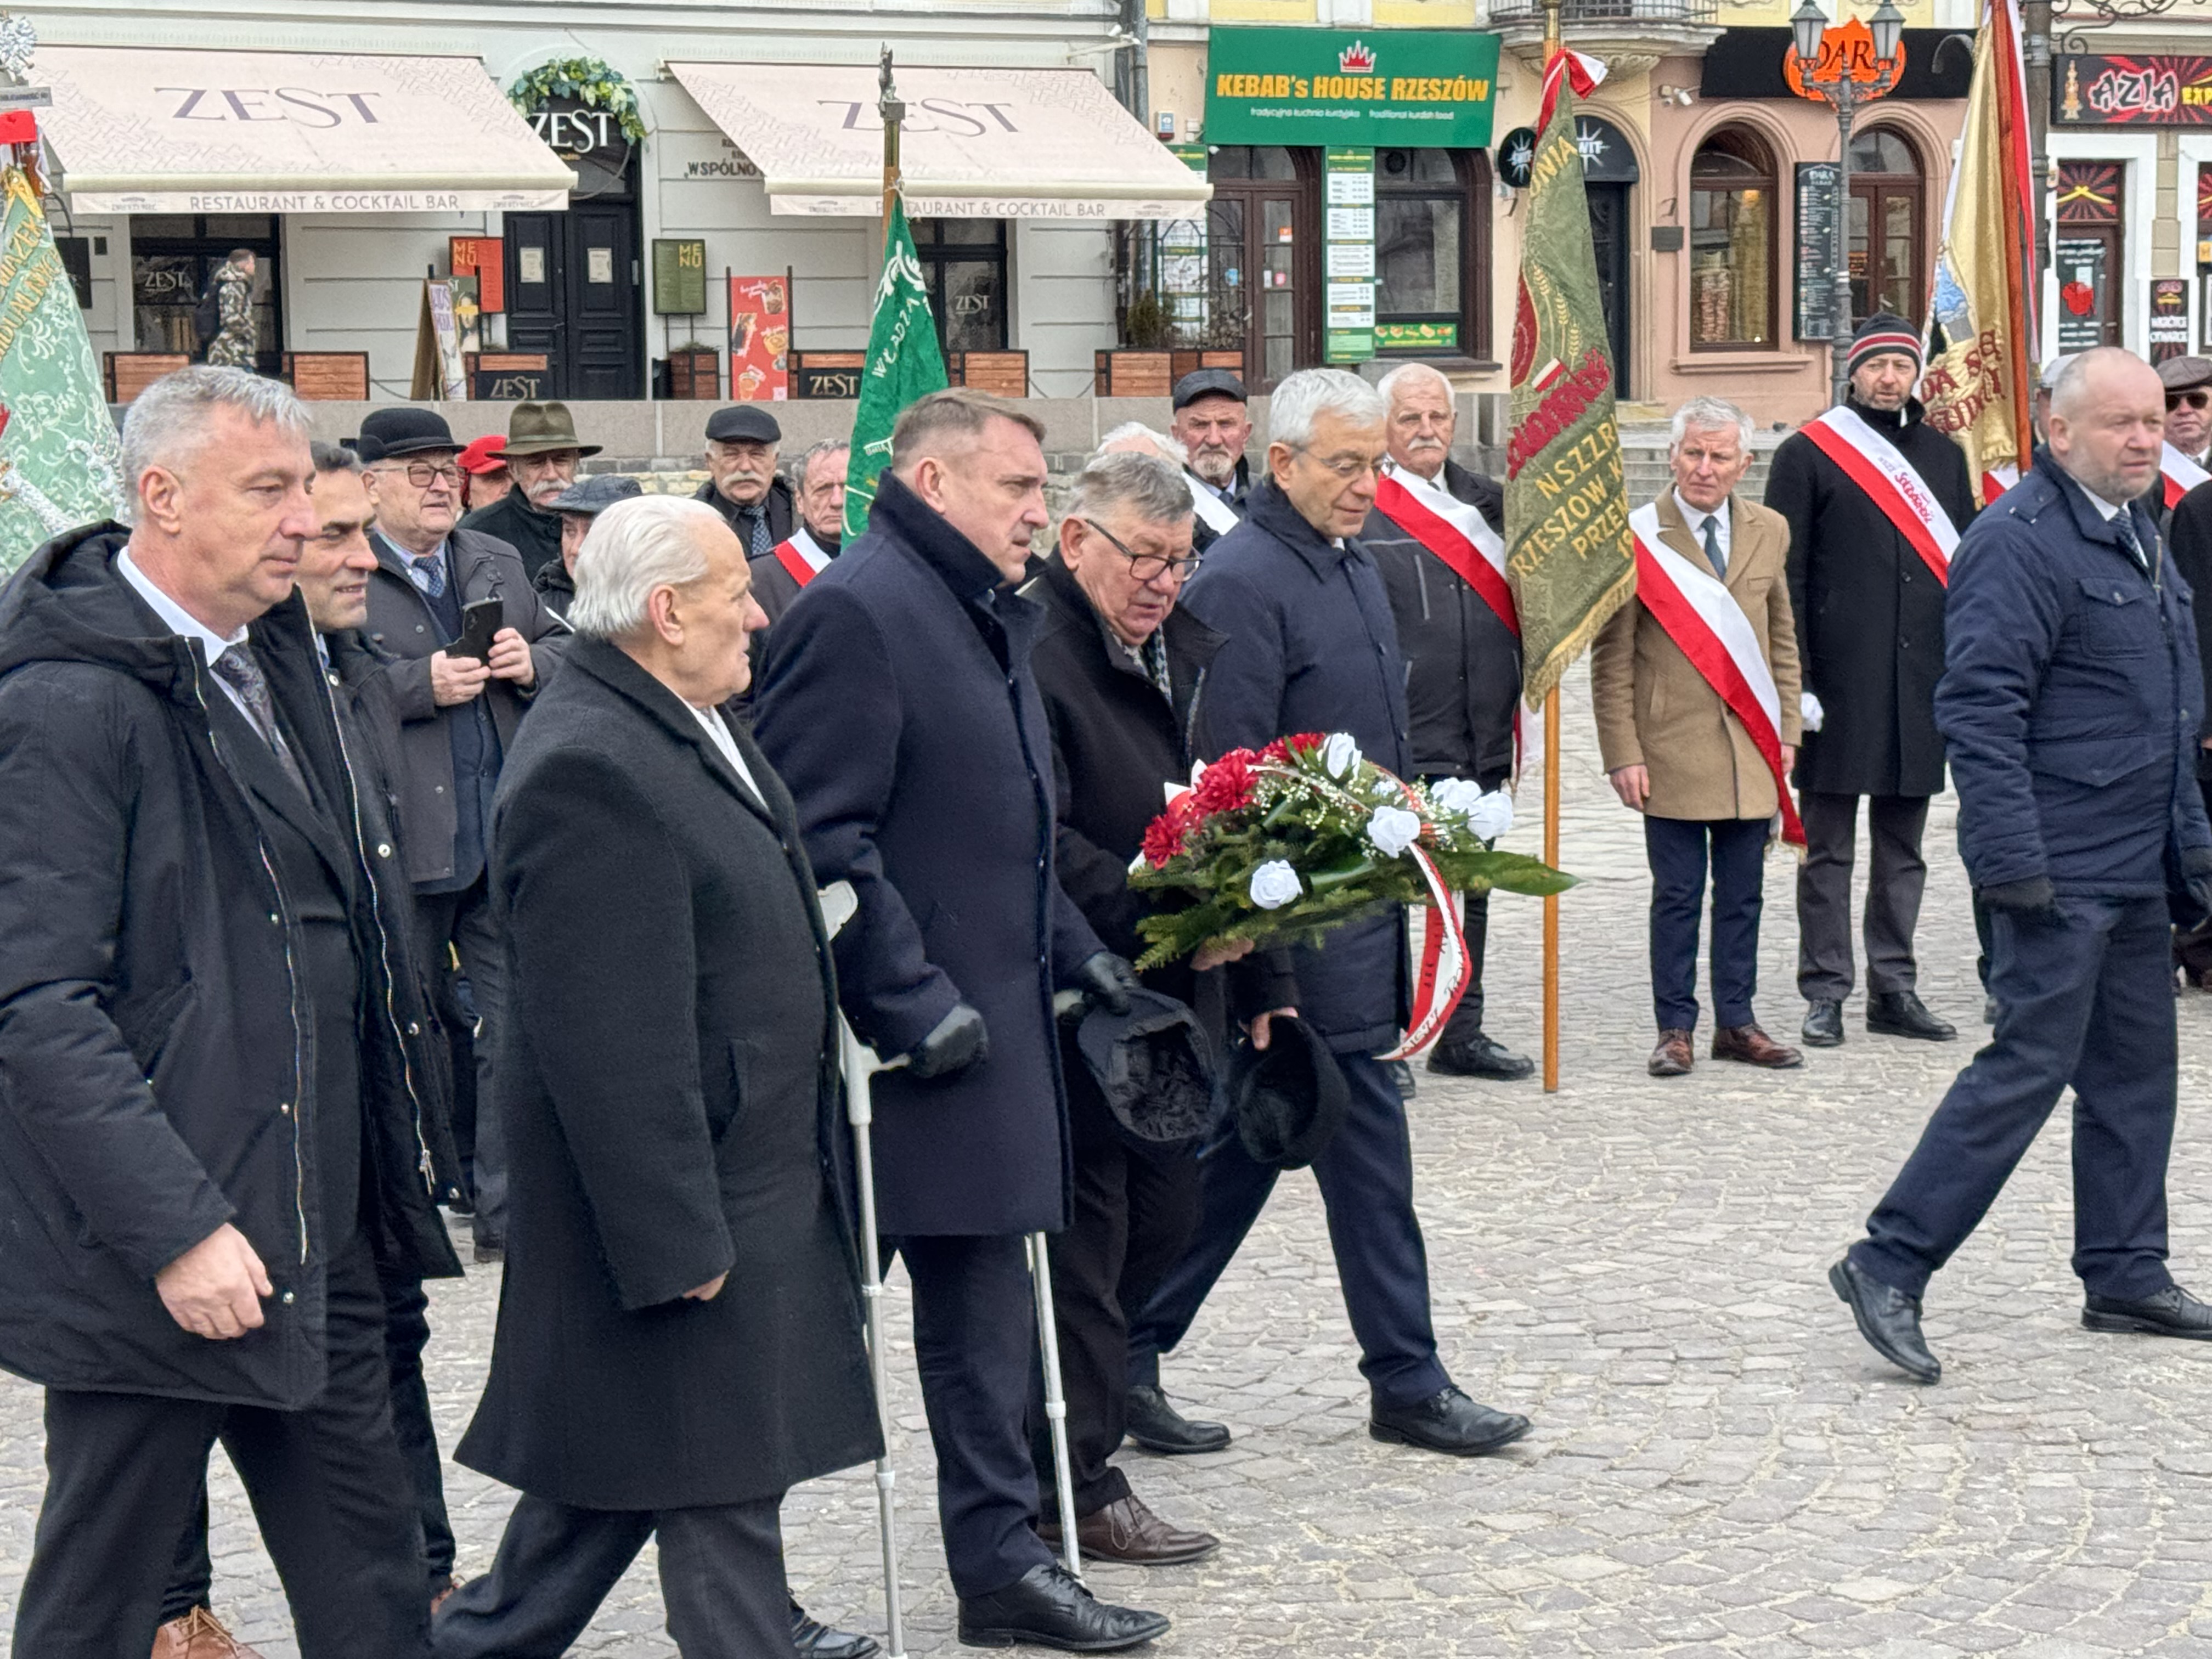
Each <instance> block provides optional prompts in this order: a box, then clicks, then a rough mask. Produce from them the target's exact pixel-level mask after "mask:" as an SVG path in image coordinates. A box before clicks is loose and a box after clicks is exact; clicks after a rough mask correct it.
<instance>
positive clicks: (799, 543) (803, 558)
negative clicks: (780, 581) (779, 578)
mask: <svg viewBox="0 0 2212 1659" xmlns="http://www.w3.org/2000/svg"><path fill="white" fill-rule="evenodd" d="M769 554H770V556H772V557H774V559H775V562H777V563H778V564H780V565H781V566H782V567H783V568H784V570H785V573H786V574H788V575H789V576H790V578H791V580H793V581H795V582H797V583H798V584H799V586H801V587H804V586H806V584H807V583H809V582H811V581H812V580H814V579H815V578H816V577H817V576H818V575H820V574H822V573H823V571H824V570H827V569H828V568H829V555H828V554H827V553H825V552H823V550H822V549H821V547H820V546H819V545H818V544H817V543H816V542H815V539H814V538H813V537H811V536H810V535H808V534H807V533H806V531H805V527H804V526H801V527H800V528H799V529H797V530H794V531H793V532H791V538H790V539H789V540H788V541H781V542H778V543H777V544H775V546H774V547H771V548H770V549H769Z"/></svg>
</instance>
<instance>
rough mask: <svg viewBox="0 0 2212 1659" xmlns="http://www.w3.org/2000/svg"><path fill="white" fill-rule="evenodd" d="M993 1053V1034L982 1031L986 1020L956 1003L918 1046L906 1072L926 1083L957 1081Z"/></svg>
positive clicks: (908, 1060) (964, 1004)
mask: <svg viewBox="0 0 2212 1659" xmlns="http://www.w3.org/2000/svg"><path fill="white" fill-rule="evenodd" d="M990 1053H991V1034H990V1033H989V1032H988V1031H987V1030H984V1029H983V1016H982V1015H981V1014H979V1013H977V1012H975V1010H974V1009H973V1008H971V1007H969V1006H968V1005H967V1004H966V1003H964V1002H956V1003H954V1004H953V1005H952V1012H950V1013H948V1014H947V1015H945V1018H943V1019H940V1020H939V1021H938V1022H937V1024H935V1025H933V1026H932V1027H931V1028H930V1031H929V1035H928V1036H926V1037H924V1038H922V1040H921V1042H917V1043H916V1044H915V1047H914V1052H913V1053H912V1054H908V1056H907V1065H906V1068H907V1070H908V1072H910V1073H913V1074H914V1075H915V1077H918V1078H921V1079H924V1080H925V1081H927V1079H931V1078H939V1077H956V1076H957V1075H958V1074H959V1073H962V1072H964V1071H966V1070H967V1069H968V1068H969V1066H980V1065H981V1064H982V1063H983V1061H984V1060H986V1059H987V1058H988V1057H989V1055H990Z"/></svg>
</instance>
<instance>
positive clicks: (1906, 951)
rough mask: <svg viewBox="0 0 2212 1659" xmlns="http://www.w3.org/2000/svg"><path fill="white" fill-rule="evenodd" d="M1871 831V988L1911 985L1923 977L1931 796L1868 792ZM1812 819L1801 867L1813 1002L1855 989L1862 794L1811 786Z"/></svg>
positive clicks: (1801, 800)
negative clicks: (1920, 951)
mask: <svg viewBox="0 0 2212 1659" xmlns="http://www.w3.org/2000/svg"><path fill="white" fill-rule="evenodd" d="M1866 802H1867V836H1868V840H1869V842H1870V843H1871V847H1870V848H1869V860H1870V863H1871V866H1872V867H1871V868H1870V869H1869V871H1868V872H1867V896H1866V915H1865V918H1864V920H1863V927H1862V931H1863V933H1864V935H1865V939H1866V957H1867V990H1868V991H1869V993H1870V994H1873V995H1875V996H1889V995H1893V994H1896V993H1898V992H1899V991H1910V990H1911V989H1912V988H1913V987H1914V986H1915V985H1916V984H1917V982H1918V973H1919V969H1918V967H1917V964H1916V963H1915V962H1914V961H1913V957H1912V930H1913V928H1914V927H1917V925H1918V924H1919V921H1920V895H1921V893H1922V891H1923V890H1924V889H1925V888H1926V887H1927V885H1928V862H1927V860H1925V859H1923V858H1922V857H1921V856H1920V836H1921V832H1922V831H1923V830H1924V829H1926V828H1927V827H1928V797H1927V796H1925V795H1869V796H1868V797H1867V798H1866ZM1797 816H1798V817H1801V818H1802V819H1803V820H1804V822H1805V862H1804V863H1803V864H1802V865H1800V866H1798V868H1797V989H1798V991H1799V992H1800V993H1801V994H1802V995H1803V996H1804V998H1805V1000H1806V1001H1808V1002H1841V1001H1842V1000H1844V998H1845V997H1848V996H1849V995H1850V994H1851V979H1852V975H1851V965H1852V963H1851V865H1852V863H1853V861H1854V860H1855V858H1856V856H1857V840H1858V817H1859V797H1857V795H1830V794H1823V793H1819V792H1817V791H1814V790H1809V789H1808V790H1807V791H1805V792H1804V793H1802V794H1801V795H1799V796H1798V798H1797Z"/></svg>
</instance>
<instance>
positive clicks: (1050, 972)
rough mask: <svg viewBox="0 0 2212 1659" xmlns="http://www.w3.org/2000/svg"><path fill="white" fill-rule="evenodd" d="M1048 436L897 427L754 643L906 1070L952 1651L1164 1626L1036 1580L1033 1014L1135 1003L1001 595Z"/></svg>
mask: <svg viewBox="0 0 2212 1659" xmlns="http://www.w3.org/2000/svg"><path fill="white" fill-rule="evenodd" d="M1042 430H1043V429H1042V427H1041V426H1040V424H1039V423H1038V422H1036V419H1035V418H1034V417H1032V416H1030V415H1028V414H1027V413H1025V412H1024V411H1023V410H1022V409H1021V406H1020V405H1019V404H1003V403H1000V402H999V401H998V400H996V399H994V398H988V397H986V396H984V395H982V394H981V393H979V392H969V391H965V390H960V391H951V392H934V393H932V394H931V395H930V396H928V397H927V398H922V399H921V400H920V401H919V402H917V403H915V404H913V405H912V406H910V407H909V408H908V410H906V411H905V413H904V414H902V416H900V417H899V422H898V425H897V428H896V430H895V431H894V433H893V435H892V439H891V465H890V471H888V472H886V473H885V474H884V477H883V479H882V483H881V493H879V494H878V495H877V497H876V500H875V504H874V506H873V507H872V509H871V512H870V515H869V522H868V529H867V531H866V533H865V534H863V535H862V536H861V537H860V538H859V539H857V540H856V541H854V543H853V544H851V545H850V546H848V548H847V549H846V550H844V551H843V552H842V553H841V554H840V555H839V556H838V557H837V559H836V562H833V563H832V564H831V565H830V566H829V568H828V569H827V570H825V571H823V573H822V574H821V575H819V576H817V578H816V579H815V580H813V581H812V582H811V583H810V584H808V586H807V587H806V590H805V592H803V593H801V594H800V595H799V598H798V599H797V600H796V601H795V602H794V603H793V605H792V607H791V609H790V610H789V611H786V612H785V613H784V615H783V617H781V619H780V620H779V621H778V622H777V623H776V624H775V627H774V628H773V629H770V630H769V647H768V665H767V675H766V678H765V680H764V682H763V685H762V687H761V689H760V690H759V692H758V694H757V696H756V697H755V700H754V703H753V720H754V729H755V731H756V732H757V734H758V736H759V739H760V744H761V747H762V749H763V750H765V751H766V752H767V754H768V756H769V759H770V760H771V761H772V762H773V763H775V769H776V770H777V771H778V772H779V773H780V774H781V775H782V777H783V779H784V781H785V782H786V783H787V784H788V785H789V786H790V788H791V793H792V795H793V798H794V799H796V800H797V802H798V803H799V823H800V826H801V828H802V829H804V830H805V837H806V851H807V854H808V856H809V857H810V858H811V860H812V861H813V866H814V873H815V876H816V878H817V879H818V880H820V881H822V882H823V883H824V884H828V883H830V882H834V881H849V882H850V883H852V884H853V888H854V893H855V895H856V896H857V897H858V899H859V902H860V908H859V910H858V913H857V914H856V915H854V918H853V920H852V921H849V922H848V923H847V924H846V925H845V927H844V928H843V930H842V932H840V933H839V934H838V935H837V967H838V980H839V984H840V989H841V994H842V998H843V1002H844V1007H845V1012H846V1013H847V1015H848V1017H849V1018H851V1020H852V1023H853V1026H854V1030H855V1031H856V1032H858V1034H859V1036H860V1040H861V1041H862V1042H866V1043H867V1044H868V1045H870V1046H871V1047H872V1048H874V1049H875V1050H876V1051H877V1052H878V1054H882V1055H883V1056H884V1057H885V1058H886V1059H895V1058H898V1057H904V1058H905V1059H906V1060H907V1061H908V1064H907V1066H905V1067H904V1068H903V1069H901V1070H896V1071H891V1072H887V1073H884V1074H883V1075H882V1076H881V1077H880V1078H878V1080H877V1083H876V1091H875V1109H876V1118H875V1164H876V1188H877V1193H876V1201H877V1206H878V1216H879V1217H880V1219H881V1225H882V1228H883V1232H884V1238H885V1242H886V1243H887V1244H888V1245H890V1247H891V1248H893V1249H896V1250H897V1252H898V1253H899V1254H900V1255H902V1256H903V1257H904V1258H905V1260H906V1264H907V1271H908V1274H909V1275H910V1277H911V1278H912V1279H913V1282H914V1312H915V1350H916V1352H917V1357H918V1358H919V1360H920V1364H921V1387H922V1403H923V1405H924V1406H925V1407H927V1411H928V1413H929V1427H930V1435H931V1437H932V1438H933V1440H934V1442H935V1443H936V1447H937V1461H938V1510H939V1516H940V1517H941V1519H942V1521H943V1524H944V1533H945V1558H946V1563H947V1565H948V1566H949V1567H950V1568H951V1575H952V1583H953V1588H954V1589H955V1590H956V1591H957V1593H958V1595H959V1597H960V1632H961V1637H962V1639H963V1640H964V1641H979V1642H981V1643H982V1644H986V1645H994V1646H1003V1645H1005V1644H1006V1643H1007V1642H1008V1641H1010V1640H1022V1641H1029V1642H1036V1643H1040V1644H1043V1645H1046V1646H1050V1647H1059V1648H1063V1649H1068V1650H1081V1651H1086V1652H1108V1651H1112V1650H1118V1649H1120V1648H1124V1647H1131V1646H1134V1645H1136V1644H1139V1643H1142V1642H1146V1641H1149V1640H1151V1639H1152V1638H1153V1637H1155V1636H1158V1635H1159V1634H1161V1633H1162V1632H1164V1631H1165V1630H1166V1629H1167V1626H1168V1621H1167V1620H1165V1619H1164V1618H1161V1617H1160V1616H1159V1615H1158V1614H1157V1613H1139V1612H1135V1611H1133V1610H1131V1609H1128V1608H1125V1607H1109V1606H1107V1605H1104V1604H1103V1603H1101V1602H1099V1601H1096V1600H1094V1599H1093V1598H1092V1597H1091V1593H1090V1592H1089V1591H1088V1590H1087V1589H1085V1588H1084V1587H1083V1585H1082V1583H1081V1582H1080V1581H1079V1580H1078V1579H1076V1578H1074V1577H1073V1576H1071V1575H1070V1574H1069V1573H1067V1572H1066V1570H1065V1569H1064V1568H1062V1567H1060V1565H1057V1564H1055V1563H1054V1560H1053V1559H1052V1555H1051V1552H1050V1551H1049V1550H1048V1549H1047V1548H1046V1547H1045V1546H1044V1544H1043V1543H1042V1542H1041V1541H1039V1540H1038V1538H1037V1535H1036V1532H1035V1531H1034V1530H1033V1523H1034V1522H1035V1521H1036V1516H1037V1486H1036V1474H1035V1471H1034V1470H1033V1469H1032V1468H1031V1466H1030V1448H1029V1441H1028V1437H1027V1434H1026V1431H1025V1426H1024V1425H1025V1419H1026V1417H1027V1413H1028V1405H1029V1395H1030V1374H1031V1371H1032V1369H1033V1367H1034V1366H1035V1364H1036V1352H1037V1349H1036V1338H1035V1336H1034V1334H1032V1329H1031V1324H1030V1281H1029V1275H1028V1272H1027V1269H1026V1267H1025V1265H1024V1248H1023V1235H1024V1234H1026V1233H1030V1232H1035V1231H1040V1230H1042V1231H1048V1232H1057V1231H1060V1229H1062V1228H1064V1227H1065V1226H1066V1225H1067V1215H1068V1152H1067V1133H1066V1112H1065V1109H1064V1107H1063V1104H1062V1099H1061V1093H1060V1070H1059V1065H1058V1056H1057V1047H1056V1042H1055V1038H1054V1021H1053V1011H1052V1000H1053V996H1054V993H1055V992H1057V991H1059V990H1060V988H1062V987H1073V988H1079V989H1083V990H1085V991H1087V992H1089V993H1091V994H1097V995H1099V996H1100V997H1101V998H1102V999H1103V1000H1105V1001H1106V1002H1107V1003H1108V1004H1109V1006H1112V1005H1113V1004H1114V1003H1115V1002H1117V1001H1119V1002H1121V1003H1122V1004H1123V1005H1124V1006H1126V1004H1127V996H1126V988H1125V987H1127V985H1128V984H1129V983H1130V982H1131V981H1130V976H1129V969H1128V964H1127V963H1126V962H1125V961H1123V960H1121V958H1119V957H1115V956H1112V955H1111V954H1109V952H1108V951H1106V950H1105V949H1104V948H1103V947H1102V946H1101V945H1100V944H1099V942H1098V939H1097V935H1096V934H1095V933H1092V931H1091V927H1089V925H1088V924H1087V923H1085V921H1084V920H1083V917H1082V915H1081V913H1080V912H1079V911H1078V910H1077V909H1076V908H1075V906H1074V904H1073V902H1072V901H1071V900H1070V899H1069V898H1068V897H1067V896H1066V893H1064V892H1063V891H1062V890H1061V889H1060V884H1059V882H1058V880H1057V879H1056V878H1055V876H1054V860H1053V799H1052V746H1051V736H1050V733H1049V732H1048V729H1047V727H1046V723H1045V716H1044V709H1043V706H1042V702H1041V701H1040V699H1039V697H1038V696H1037V689H1036V682H1035V680H1034V679H1032V678H1031V677H1030V667H1029V656H1030V644H1031V641H1032V640H1033V639H1034V637H1035V635H1036V626H1037V621H1038V616H1037V611H1036V606H1035V605H1031V604H1030V602H1029V601H1028V600H1026V599H1022V598H1020V597H1019V596H1018V595H1016V594H1015V593H1013V592H1011V591H1009V590H1010V585H1011V584H1012V583H1013V582H1014V581H1016V580H1019V579H1020V578H1021V576H1022V574H1023V573H1024V568H1025V567H1026V564H1027V562H1028V558H1029V544H1030V538H1031V537H1032V536H1033V535H1034V534H1035V532H1036V531H1037V530H1038V529H1040V528H1042V526H1044V525H1045V523H1046V522H1047V519H1046V514H1045V507H1044V483H1045V463H1044V453H1043V451H1042V448H1041V447H1040V445H1039V439H1040V438H1041V437H1042ZM858 665H866V671H860V668H859V666H858Z"/></svg>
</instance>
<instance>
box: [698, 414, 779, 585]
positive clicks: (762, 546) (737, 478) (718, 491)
mask: <svg viewBox="0 0 2212 1659" xmlns="http://www.w3.org/2000/svg"><path fill="white" fill-rule="evenodd" d="M782 441H783V428H781V427H780V426H778V425H777V424H776V420H775V416H773V415H771V414H769V412H768V410H765V409H763V408H762V407H761V406H760V405H759V404H731V405H730V406H729V407H728V408H727V409H718V410H715V411H714V413H713V414H712V415H710V416H708V417H707V471H708V473H710V474H711V475H712V476H711V477H708V480H707V482H706V483H702V484H701V485H700V486H699V492H698V499H699V500H700V501H704V502H706V503H707V505H708V506H709V507H713V508H714V511H715V512H717V513H720V514H721V515H722V520H723V522H724V523H726V524H727V525H728V526H730V528H731V529H732V530H734V531H736V532H738V546H740V547H742V548H744V550H745V556H746V557H747V558H749V559H758V558H765V557H766V556H768V553H769V550H770V549H771V548H773V547H775V544H777V543H778V542H780V541H781V540H782V539H783V538H785V537H787V536H788V535H790V534H791V527H792V524H793V519H794V517H795V515H794V513H793V510H792V500H791V486H790V485H789V484H787V483H785V482H784V481H783V479H782V478H781V477H779V476H777V473H776V470H775V458H776V447H777V446H778V445H779V444H781V442H782ZM771 620H773V619H772V618H771Z"/></svg>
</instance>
